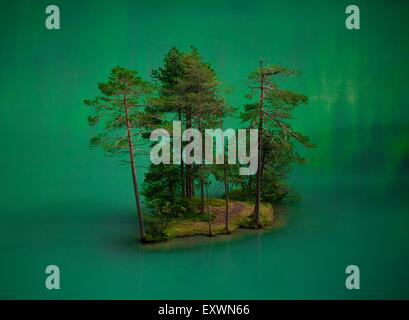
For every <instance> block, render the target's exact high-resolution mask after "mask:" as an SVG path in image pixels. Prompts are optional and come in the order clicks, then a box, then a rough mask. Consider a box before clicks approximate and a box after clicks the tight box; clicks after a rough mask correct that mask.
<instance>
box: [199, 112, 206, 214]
mask: <svg viewBox="0 0 409 320" xmlns="http://www.w3.org/2000/svg"><path fill="white" fill-rule="evenodd" d="M199 110H200V108H199ZM199 132H200V134H201V135H202V139H203V132H202V122H201V119H200V118H199ZM204 152H205V148H204V141H202V164H201V165H200V169H201V170H200V171H201V172H200V213H201V214H204V206H205V203H204V202H205V190H204V188H205V184H204V175H205V164H204Z"/></svg>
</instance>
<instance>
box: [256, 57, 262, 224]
mask: <svg viewBox="0 0 409 320" xmlns="http://www.w3.org/2000/svg"><path fill="white" fill-rule="evenodd" d="M260 76H261V81H260V107H259V109H260V111H259V112H260V114H259V121H258V157H257V158H258V159H257V162H258V166H257V177H256V179H257V180H256V204H255V206H254V218H255V227H256V228H258V227H259V226H260V196H261V156H260V155H261V151H262V147H263V141H262V138H263V135H262V132H263V104H264V74H263V70H262V62H261V61H260Z"/></svg>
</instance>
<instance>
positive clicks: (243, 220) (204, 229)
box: [142, 199, 274, 243]
mask: <svg viewBox="0 0 409 320" xmlns="http://www.w3.org/2000/svg"><path fill="white" fill-rule="evenodd" d="M224 206H225V202H224V200H223V199H209V212H210V216H211V233H210V232H209V223H208V219H207V213H206V214H204V215H200V214H195V215H192V216H189V217H178V218H173V219H166V220H156V221H154V222H153V223H151V224H150V227H149V228H148V232H147V234H146V237H145V238H144V239H143V241H142V242H144V243H152V242H162V241H167V240H170V239H175V238H182V237H193V236H199V235H203V236H217V235H221V234H227V233H233V232H235V231H237V230H238V229H240V228H242V229H254V228H255V224H254V215H253V211H254V204H252V203H249V202H243V201H231V202H230V204H229V229H228V230H226V223H225V211H224ZM260 209H261V210H260V225H259V228H266V227H269V226H272V225H273V223H274V210H273V207H272V206H271V205H270V204H267V203H262V204H261V207H260Z"/></svg>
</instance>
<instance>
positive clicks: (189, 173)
mask: <svg viewBox="0 0 409 320" xmlns="http://www.w3.org/2000/svg"><path fill="white" fill-rule="evenodd" d="M190 128H192V109H191V108H188V109H187V112H186V129H190ZM192 175H193V172H192V165H191V164H187V165H186V184H185V187H186V197H187V198H192V197H193V196H194V190H193V179H192Z"/></svg>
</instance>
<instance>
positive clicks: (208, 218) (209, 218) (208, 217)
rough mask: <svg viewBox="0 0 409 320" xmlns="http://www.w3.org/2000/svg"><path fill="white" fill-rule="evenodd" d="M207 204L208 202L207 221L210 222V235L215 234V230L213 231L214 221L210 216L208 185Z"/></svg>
mask: <svg viewBox="0 0 409 320" xmlns="http://www.w3.org/2000/svg"><path fill="white" fill-rule="evenodd" d="M206 199H207V201H206V204H207V221H208V223H209V236H212V235H213V231H212V221H211V217H210V208H209V192H208V190H207V187H206Z"/></svg>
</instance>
